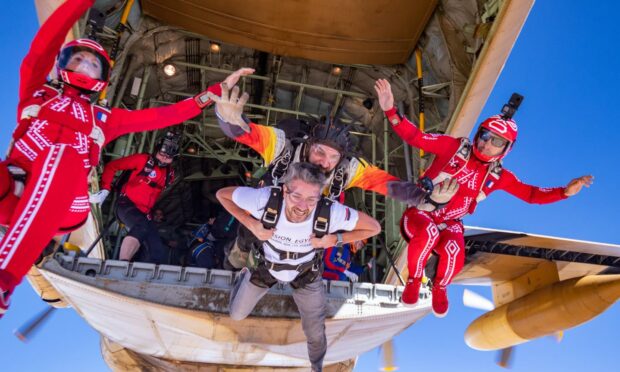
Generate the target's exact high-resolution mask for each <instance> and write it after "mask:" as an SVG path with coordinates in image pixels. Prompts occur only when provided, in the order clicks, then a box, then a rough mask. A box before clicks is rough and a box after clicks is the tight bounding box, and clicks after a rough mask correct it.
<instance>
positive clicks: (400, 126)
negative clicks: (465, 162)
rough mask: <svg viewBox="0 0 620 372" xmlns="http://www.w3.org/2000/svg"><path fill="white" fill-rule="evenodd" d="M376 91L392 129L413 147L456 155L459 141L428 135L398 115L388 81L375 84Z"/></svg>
mask: <svg viewBox="0 0 620 372" xmlns="http://www.w3.org/2000/svg"><path fill="white" fill-rule="evenodd" d="M375 91H376V92H377V97H378V98H379V106H381V109H382V110H383V111H384V112H385V115H386V116H387V118H388V121H389V122H390V124H391V125H392V129H394V132H396V134H398V135H399V136H400V138H402V139H403V140H404V141H405V142H407V143H408V144H409V145H411V146H413V147H417V148H420V149H422V150H424V151H426V152H430V153H433V154H437V155H438V156H442V155H446V156H452V154H454V152H455V151H456V149H457V148H458V146H459V144H460V142H459V140H458V139H456V138H453V137H450V136H446V135H437V134H426V133H424V132H422V131H421V130H420V129H418V127H417V126H416V125H415V124H413V123H412V122H410V121H409V120H408V119H407V118H405V117H404V116H401V115H400V114H399V113H398V111H397V110H396V107H394V95H393V93H392V86H391V85H390V83H389V82H388V81H387V80H385V79H379V80H377V82H376V83H375Z"/></svg>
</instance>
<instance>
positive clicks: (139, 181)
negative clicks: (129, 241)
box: [101, 154, 174, 264]
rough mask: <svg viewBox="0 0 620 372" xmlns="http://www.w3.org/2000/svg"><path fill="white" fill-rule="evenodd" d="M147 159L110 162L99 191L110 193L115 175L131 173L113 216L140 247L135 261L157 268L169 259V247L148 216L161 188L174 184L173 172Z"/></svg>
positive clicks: (146, 156)
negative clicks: (151, 264) (124, 172)
mask: <svg viewBox="0 0 620 372" xmlns="http://www.w3.org/2000/svg"><path fill="white" fill-rule="evenodd" d="M149 159H151V156H150V155H149V154H135V155H131V156H128V157H126V158H121V159H117V160H114V161H111V162H109V163H108V164H107V165H106V166H105V169H104V171H103V174H102V175H101V188H102V189H106V190H110V188H111V183H112V179H113V178H114V174H115V173H116V172H117V171H119V170H131V174H130V175H129V178H128V180H127V183H125V184H124V185H123V187H122V189H121V193H120V196H119V198H118V200H117V202H116V206H115V209H116V216H117V217H118V218H119V219H120V220H121V221H122V222H123V223H124V224H125V225H126V226H127V227H129V234H128V235H129V236H132V237H134V238H136V239H137V240H138V241H139V242H140V244H141V245H142V247H141V248H140V251H139V255H138V256H137V259H138V260H139V261H146V262H152V263H157V264H160V263H164V262H166V258H167V257H168V256H169V252H168V247H167V246H166V245H165V244H163V242H162V240H161V238H160V236H159V233H158V231H157V225H156V224H155V223H153V221H151V220H150V218H149V216H148V215H149V213H150V212H151V209H152V208H153V206H154V205H155V202H156V201H157V199H158V198H159V195H160V194H161V192H162V191H163V190H164V188H166V186H168V185H170V184H171V183H172V182H173V181H174V171H173V170H172V166H171V165H170V166H168V167H160V166H158V165H157V164H156V162H154V161H153V160H151V161H149ZM134 258H136V257H134Z"/></svg>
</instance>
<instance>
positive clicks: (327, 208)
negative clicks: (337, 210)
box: [312, 197, 334, 238]
mask: <svg viewBox="0 0 620 372" xmlns="http://www.w3.org/2000/svg"><path fill="white" fill-rule="evenodd" d="M333 203H334V202H333V201H332V200H331V199H329V198H326V197H322V198H321V200H319V202H318V203H317V205H316V209H315V210H314V218H313V221H314V222H313V224H312V232H313V233H314V235H315V236H316V237H317V238H322V237H323V236H324V235H326V234H327V233H328V232H329V219H330V215H331V210H332V208H331V207H332V204H333Z"/></svg>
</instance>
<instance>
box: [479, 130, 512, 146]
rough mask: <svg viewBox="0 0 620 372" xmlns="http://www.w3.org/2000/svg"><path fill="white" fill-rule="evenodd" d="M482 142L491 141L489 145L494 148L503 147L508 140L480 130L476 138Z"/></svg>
mask: <svg viewBox="0 0 620 372" xmlns="http://www.w3.org/2000/svg"><path fill="white" fill-rule="evenodd" d="M478 138H480V139H481V140H483V141H484V142H487V141H489V140H490V141H491V144H492V145H493V146H495V147H504V146H506V144H507V143H508V140H507V139H505V138H501V137H498V136H496V135H494V134H493V133H492V132H491V131H489V130H486V129H482V130H481V131H480V136H478Z"/></svg>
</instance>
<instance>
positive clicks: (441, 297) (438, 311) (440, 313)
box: [432, 285, 448, 318]
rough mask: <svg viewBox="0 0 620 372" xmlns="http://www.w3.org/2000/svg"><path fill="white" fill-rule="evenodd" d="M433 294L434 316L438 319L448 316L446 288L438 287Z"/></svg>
mask: <svg viewBox="0 0 620 372" xmlns="http://www.w3.org/2000/svg"><path fill="white" fill-rule="evenodd" d="M432 294H433V314H435V316H436V317H437V318H443V317H444V316H446V315H448V291H447V289H446V287H444V286H440V285H436V286H434V287H433V290H432Z"/></svg>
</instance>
